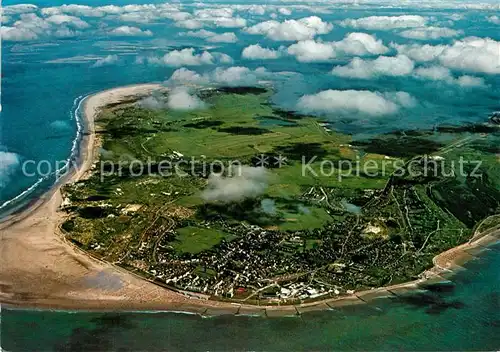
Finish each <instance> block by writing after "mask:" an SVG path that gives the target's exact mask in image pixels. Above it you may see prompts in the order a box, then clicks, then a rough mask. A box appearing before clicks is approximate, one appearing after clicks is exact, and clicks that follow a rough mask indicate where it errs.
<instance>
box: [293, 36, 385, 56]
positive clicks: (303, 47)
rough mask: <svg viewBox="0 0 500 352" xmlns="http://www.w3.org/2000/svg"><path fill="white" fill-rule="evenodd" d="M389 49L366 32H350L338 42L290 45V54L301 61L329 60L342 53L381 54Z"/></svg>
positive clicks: (311, 41)
mask: <svg viewBox="0 0 500 352" xmlns="http://www.w3.org/2000/svg"><path fill="white" fill-rule="evenodd" d="M387 51H389V49H388V48H387V47H386V46H385V45H384V44H383V43H382V41H381V40H377V39H376V38H375V37H374V36H372V35H370V34H366V33H349V34H348V35H347V36H346V37H345V38H344V39H342V40H341V41H338V42H316V41H314V40H303V41H300V42H298V43H296V44H292V45H290V46H289V47H288V50H287V52H288V54H290V55H293V56H295V57H296V58H297V60H298V61H300V62H312V61H328V60H331V59H333V58H336V57H337V56H342V55H359V56H362V55H380V54H384V53H386V52H387Z"/></svg>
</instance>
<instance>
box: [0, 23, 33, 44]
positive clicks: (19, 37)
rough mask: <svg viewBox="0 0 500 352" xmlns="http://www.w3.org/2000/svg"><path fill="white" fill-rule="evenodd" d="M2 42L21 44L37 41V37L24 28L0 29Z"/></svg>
mask: <svg viewBox="0 0 500 352" xmlns="http://www.w3.org/2000/svg"><path fill="white" fill-rule="evenodd" d="M1 34H2V40H5V41H13V42H21V41H27V40H35V39H38V35H37V34H36V33H35V32H33V31H31V30H29V29H26V28H17V27H6V26H2V28H1Z"/></svg>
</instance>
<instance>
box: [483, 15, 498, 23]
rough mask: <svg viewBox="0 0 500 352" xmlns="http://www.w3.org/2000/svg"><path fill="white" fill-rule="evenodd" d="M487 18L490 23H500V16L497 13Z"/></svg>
mask: <svg viewBox="0 0 500 352" xmlns="http://www.w3.org/2000/svg"><path fill="white" fill-rule="evenodd" d="M486 20H487V21H488V22H490V23H493V24H498V25H500V17H498V16H496V15H495V16H489V17H487V18H486Z"/></svg>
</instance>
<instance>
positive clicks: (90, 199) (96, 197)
mask: <svg viewBox="0 0 500 352" xmlns="http://www.w3.org/2000/svg"><path fill="white" fill-rule="evenodd" d="M107 199H109V197H108V196H104V195H93V196H89V197H87V199H85V200H86V201H88V202H98V201H101V200H107Z"/></svg>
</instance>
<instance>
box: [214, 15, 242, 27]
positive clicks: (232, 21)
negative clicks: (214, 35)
mask: <svg viewBox="0 0 500 352" xmlns="http://www.w3.org/2000/svg"><path fill="white" fill-rule="evenodd" d="M211 22H212V23H213V24H214V25H215V26H217V27H222V28H243V27H245V26H246V25H247V20H246V19H244V18H241V17H235V18H227V17H219V18H214V19H212V20H211Z"/></svg>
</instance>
